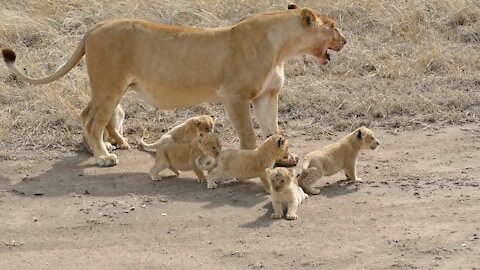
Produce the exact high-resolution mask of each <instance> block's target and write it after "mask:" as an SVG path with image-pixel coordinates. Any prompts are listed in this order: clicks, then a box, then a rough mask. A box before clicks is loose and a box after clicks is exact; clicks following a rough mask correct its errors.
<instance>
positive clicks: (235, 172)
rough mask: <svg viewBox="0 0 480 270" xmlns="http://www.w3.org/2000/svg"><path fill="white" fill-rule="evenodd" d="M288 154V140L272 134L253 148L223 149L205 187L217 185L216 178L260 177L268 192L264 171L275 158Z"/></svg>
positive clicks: (239, 178) (210, 187) (242, 178)
mask: <svg viewBox="0 0 480 270" xmlns="http://www.w3.org/2000/svg"><path fill="white" fill-rule="evenodd" d="M287 154H288V142H287V140H286V139H285V137H284V136H283V135H280V134H274V135H272V136H270V137H268V138H267V139H266V140H265V141H263V142H262V143H261V144H260V145H259V146H258V147H257V148H255V149H253V150H246V149H229V150H225V151H223V152H222V153H221V154H220V156H219V157H218V159H217V166H216V167H215V168H213V169H212V171H211V172H209V174H208V178H207V188H208V189H213V188H216V187H217V184H216V183H215V182H216V181H218V180H224V179H227V178H237V179H238V180H245V179H250V178H255V177H260V179H261V180H262V184H263V187H264V188H265V191H267V193H270V183H269V182H268V179H267V174H266V172H265V169H266V168H271V167H272V166H273V163H275V160H277V159H280V158H283V157H285V156H286V155H287Z"/></svg>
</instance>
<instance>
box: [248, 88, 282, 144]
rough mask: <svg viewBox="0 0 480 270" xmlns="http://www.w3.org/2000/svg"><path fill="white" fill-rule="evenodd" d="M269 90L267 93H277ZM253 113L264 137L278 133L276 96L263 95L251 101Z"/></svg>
mask: <svg viewBox="0 0 480 270" xmlns="http://www.w3.org/2000/svg"><path fill="white" fill-rule="evenodd" d="M278 91H279V89H278V90H269V91H268V92H274V93H276V92H278ZM252 106H253V112H254V114H255V119H257V122H258V125H259V126H260V129H261V130H262V133H263V135H264V136H265V137H267V136H269V135H272V134H275V133H278V94H270V93H266V94H263V95H261V96H259V97H257V98H256V99H254V100H253V101H252Z"/></svg>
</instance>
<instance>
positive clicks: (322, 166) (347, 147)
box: [298, 127, 380, 194]
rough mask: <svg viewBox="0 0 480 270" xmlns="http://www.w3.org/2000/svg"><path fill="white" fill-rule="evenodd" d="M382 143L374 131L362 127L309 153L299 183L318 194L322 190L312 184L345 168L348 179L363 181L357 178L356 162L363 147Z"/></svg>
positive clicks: (308, 191) (366, 147)
mask: <svg viewBox="0 0 480 270" xmlns="http://www.w3.org/2000/svg"><path fill="white" fill-rule="evenodd" d="M378 145H380V143H379V142H378V141H377V140H376V139H375V136H374V135H373V132H372V131H371V130H370V129H368V128H366V127H361V128H358V129H357V130H355V131H354V132H352V133H350V134H348V135H347V136H345V137H344V138H343V139H341V140H340V141H338V142H336V143H333V144H330V145H328V146H326V147H324V148H322V149H320V150H317V151H313V152H311V153H308V154H307V155H306V156H305V161H304V162H303V171H302V173H301V174H300V176H299V177H298V184H299V186H300V187H302V188H303V190H305V191H306V192H307V193H309V194H318V193H320V190H319V189H318V188H313V187H312V186H311V185H312V184H313V183H315V182H316V180H317V179H319V178H321V177H323V176H330V175H334V174H336V173H337V172H339V171H341V170H343V171H344V172H345V174H346V175H347V179H348V180H353V181H362V179H360V178H357V172H356V163H357V157H358V153H359V152H360V150H362V149H376V148H377V147H378Z"/></svg>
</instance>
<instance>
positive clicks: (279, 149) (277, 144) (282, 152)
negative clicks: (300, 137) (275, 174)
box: [266, 134, 288, 159]
mask: <svg viewBox="0 0 480 270" xmlns="http://www.w3.org/2000/svg"><path fill="white" fill-rule="evenodd" d="M266 143H268V144H270V145H271V147H270V149H272V151H273V152H274V153H275V156H276V157H277V159H280V158H288V141H287V139H286V138H285V137H284V136H283V135H281V134H273V135H271V136H270V137H268V138H267V141H266Z"/></svg>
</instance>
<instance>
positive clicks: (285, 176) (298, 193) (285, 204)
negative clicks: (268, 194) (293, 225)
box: [266, 167, 308, 220]
mask: <svg viewBox="0 0 480 270" xmlns="http://www.w3.org/2000/svg"><path fill="white" fill-rule="evenodd" d="M266 172H267V175H268V180H269V181H270V184H271V185H272V206H273V211H274V213H273V214H272V216H271V217H272V218H282V217H283V210H284V209H285V208H287V215H286V216H285V217H286V218H287V219H289V220H292V219H297V209H298V206H299V205H300V204H301V203H302V202H303V201H305V200H306V199H307V198H308V195H307V194H305V192H303V189H302V188H301V187H299V186H298V185H297V183H296V181H295V180H294V178H293V174H294V173H293V170H288V169H286V168H282V167H278V168H275V169H273V170H271V169H269V168H267V170H266Z"/></svg>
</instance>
